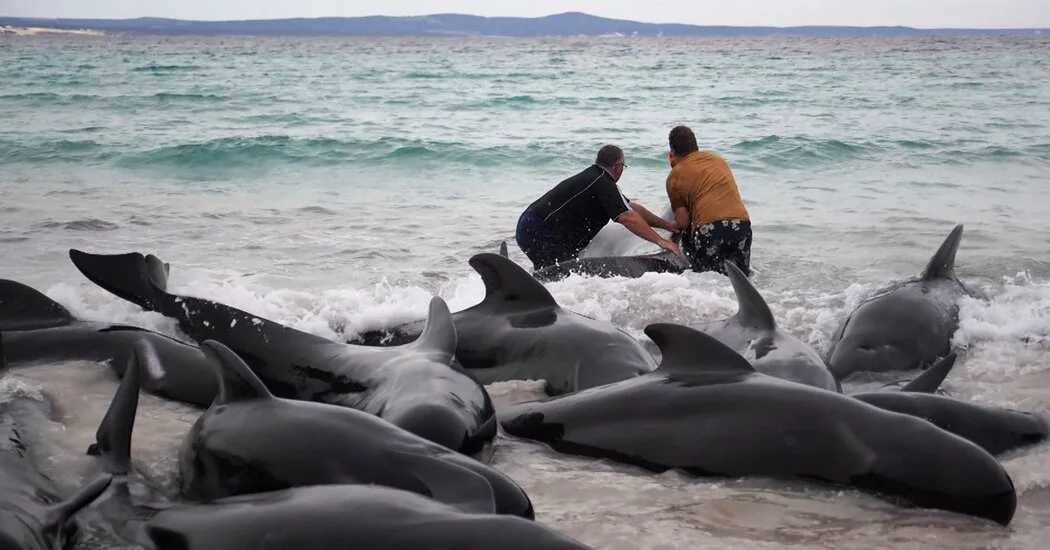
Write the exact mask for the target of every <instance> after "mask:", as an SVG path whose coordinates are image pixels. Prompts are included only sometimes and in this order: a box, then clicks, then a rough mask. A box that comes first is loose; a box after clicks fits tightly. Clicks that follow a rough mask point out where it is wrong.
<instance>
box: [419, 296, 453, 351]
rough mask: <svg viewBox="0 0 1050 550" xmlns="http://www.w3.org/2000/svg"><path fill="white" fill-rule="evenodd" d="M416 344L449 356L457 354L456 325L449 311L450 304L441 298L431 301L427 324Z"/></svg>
mask: <svg viewBox="0 0 1050 550" xmlns="http://www.w3.org/2000/svg"><path fill="white" fill-rule="evenodd" d="M416 342H417V343H418V344H419V345H420V346H423V347H425V348H427V349H431V350H436V351H441V352H444V353H447V354H449V355H452V354H454V353H456V343H457V341H456V325H455V324H454V323H453V322H452V312H451V311H449V309H448V304H446V303H445V301H444V300H442V299H441V298H440V297H439V296H434V297H433V298H431V299H430V310H429V312H428V313H427V324H426V326H425V327H423V332H422V333H421V334H420V335H419V338H417V339H416Z"/></svg>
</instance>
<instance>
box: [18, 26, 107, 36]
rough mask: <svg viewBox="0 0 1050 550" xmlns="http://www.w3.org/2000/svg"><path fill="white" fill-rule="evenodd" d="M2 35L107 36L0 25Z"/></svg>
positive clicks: (88, 32)
mask: <svg viewBox="0 0 1050 550" xmlns="http://www.w3.org/2000/svg"><path fill="white" fill-rule="evenodd" d="M0 34H13V35H15V36H37V35H40V34H76V35H80V36H105V35H106V33H105V32H102V31H100V30H95V29H59V28H52V27H15V26H11V25H0Z"/></svg>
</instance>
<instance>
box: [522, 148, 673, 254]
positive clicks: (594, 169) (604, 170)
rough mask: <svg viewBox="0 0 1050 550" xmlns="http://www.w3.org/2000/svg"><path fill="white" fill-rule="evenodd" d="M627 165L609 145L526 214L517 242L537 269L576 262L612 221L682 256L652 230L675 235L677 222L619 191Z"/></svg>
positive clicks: (545, 195)
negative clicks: (629, 198)
mask: <svg viewBox="0 0 1050 550" xmlns="http://www.w3.org/2000/svg"><path fill="white" fill-rule="evenodd" d="M626 167H627V164H626V163H624V156H623V150H622V149H620V148H619V147H617V146H615V145H606V146H604V147H602V148H601V149H599V150H598V156H597V157H596V158H595V160H594V164H592V165H591V166H590V167H588V168H586V169H585V170H583V171H582V172H580V173H578V174H576V175H575V176H572V177H570V178H568V179H566V180H564V181H562V182H561V183H559V184H558V185H556V186H555V187H554V188H553V189H551V190H550V191H547V193H546V194H544V195H543V196H542V197H540V198H539V199H536V201H535V202H533V203H532V204H530V205H529V207H528V208H526V209H525V211H524V212H522V213H521V216H520V217H519V218H518V227H517V231H516V232H515V239H516V240H517V242H518V246H519V247H520V248H521V250H522V251H523V252H524V253H525V255H526V256H528V257H529V259H530V260H532V264H533V266H534V269H541V268H543V267H546V266H549V265H554V264H556V263H559V262H564V261H566V260H571V259H574V258H576V256H577V255H578V254H579V253H580V251H581V250H583V249H584V248H585V247H586V246H587V244H588V243H590V242H591V239H593V238H594V236H595V235H597V234H598V231H600V230H601V228H603V227H605V224H607V223H609V220H613V221H615V222H617V223H621V224H623V225H624V227H626V228H627V229H629V230H630V231H631V232H632V233H634V234H635V235H638V236H639V237H641V238H643V239H645V240H647V241H649V242H652V243H655V244H657V245H659V246H660V247H661V248H665V249H667V250H670V251H672V252H674V253H675V254H677V255H679V256H681V255H682V253H681V251H680V250H679V249H678V245H676V244H675V243H673V242H671V241H670V240H668V239H665V238H663V237H661V236H660V235H659V234H657V233H656V231H653V229H652V228H653V227H659V228H661V229H666V230H667V231H671V232H675V231H677V230H678V228H677V226H676V225H675V222H674V221H673V220H665V219H663V218H661V217H659V216H657V215H655V214H653V213H652V212H650V211H649V210H647V209H646V208H645V207H644V206H642V205H640V204H638V203H636V202H632V201H630V200H628V199H627V198H626V197H624V196H623V193H621V192H620V188H619V186H617V185H616V182H618V181H620V176H621V175H623V170H624V168H626Z"/></svg>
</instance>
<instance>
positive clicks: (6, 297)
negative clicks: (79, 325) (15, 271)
mask: <svg viewBox="0 0 1050 550" xmlns="http://www.w3.org/2000/svg"><path fill="white" fill-rule="evenodd" d="M73 321H76V318H75V317H73V314H72V313H70V312H69V310H68V309H66V308H65V307H63V306H62V305H61V304H59V303H58V302H56V301H54V300H52V299H51V298H48V297H47V296H45V295H44V294H43V293H42V292H40V291H38V290H36V289H35V288H32V287H29V286H26V285H24V284H22V283H19V282H18V281H12V280H10V279H0V330H11V331H14V330H33V329H40V328H51V327H60V326H65V325H68V324H70V323H72V322H73Z"/></svg>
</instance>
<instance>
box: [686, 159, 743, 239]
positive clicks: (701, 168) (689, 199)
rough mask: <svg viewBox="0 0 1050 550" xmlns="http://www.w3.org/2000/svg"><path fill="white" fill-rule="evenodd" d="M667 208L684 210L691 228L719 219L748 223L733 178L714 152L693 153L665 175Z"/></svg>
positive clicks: (726, 165)
mask: <svg viewBox="0 0 1050 550" xmlns="http://www.w3.org/2000/svg"><path fill="white" fill-rule="evenodd" d="M667 195H668V197H669V198H670V199H671V207H672V208H678V207H682V206H684V207H686V208H687V209H688V210H689V214H690V218H691V221H692V226H693V228H697V227H700V226H702V225H706V224H709V223H712V222H715V221H719V220H750V217H749V216H748V212H747V208H746V207H745V206H744V201H743V200H741V198H740V190H739V189H738V188H737V185H736V179H735V178H734V177H733V172H732V170H730V168H729V164H728V163H726V161H725V159H723V158H722V157H721V156H719V155H717V154H716V153H711V152H707V151H694V152H693V153H690V154H688V155H686V156H685V158H683V159H682V160H680V161H678V163H677V164H676V165H675V167H674V168H672V169H671V173H670V174H668V176H667Z"/></svg>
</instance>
